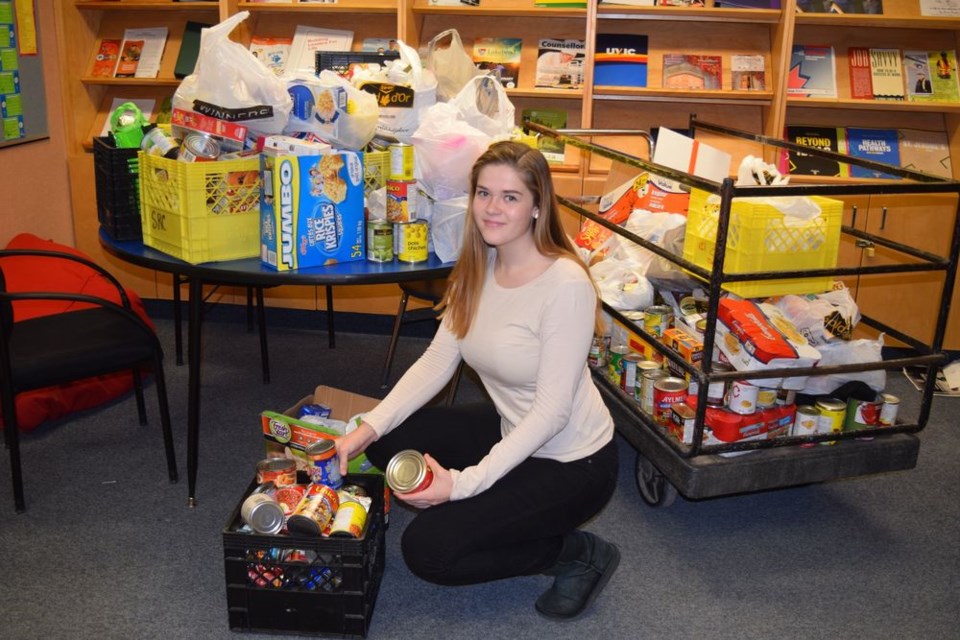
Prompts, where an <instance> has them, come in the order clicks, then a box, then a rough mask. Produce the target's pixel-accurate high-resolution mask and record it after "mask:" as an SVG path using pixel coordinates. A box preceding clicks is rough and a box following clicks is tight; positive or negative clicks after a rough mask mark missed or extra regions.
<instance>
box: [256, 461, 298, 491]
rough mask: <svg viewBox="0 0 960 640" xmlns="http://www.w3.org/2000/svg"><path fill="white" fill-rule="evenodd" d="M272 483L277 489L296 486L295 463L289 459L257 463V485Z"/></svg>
mask: <svg viewBox="0 0 960 640" xmlns="http://www.w3.org/2000/svg"><path fill="white" fill-rule="evenodd" d="M264 482H273V483H274V484H275V485H277V488H280V487H286V486H288V485H291V484H297V463H296V461H294V460H291V459H289V458H267V459H266V460H261V461H260V462H258V463H257V484H263V483H264Z"/></svg>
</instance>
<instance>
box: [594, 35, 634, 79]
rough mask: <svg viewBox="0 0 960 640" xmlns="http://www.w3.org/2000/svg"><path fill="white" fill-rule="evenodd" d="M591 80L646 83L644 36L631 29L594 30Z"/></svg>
mask: <svg viewBox="0 0 960 640" xmlns="http://www.w3.org/2000/svg"><path fill="white" fill-rule="evenodd" d="M593 84H594V85H595V86H614V87H646V86H647V36H645V35H637V34H633V33H598V34H597V51H596V56H595V60H594V69H593Z"/></svg>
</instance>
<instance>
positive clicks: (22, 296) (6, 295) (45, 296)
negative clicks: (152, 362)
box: [0, 291, 159, 347]
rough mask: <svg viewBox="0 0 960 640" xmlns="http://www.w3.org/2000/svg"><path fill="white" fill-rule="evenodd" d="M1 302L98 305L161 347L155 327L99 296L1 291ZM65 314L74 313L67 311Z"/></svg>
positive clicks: (53, 292)
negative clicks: (128, 321) (148, 336)
mask: <svg viewBox="0 0 960 640" xmlns="http://www.w3.org/2000/svg"><path fill="white" fill-rule="evenodd" d="M0 300H8V301H9V302H10V303H16V302H18V301H23V300H34V301H36V300H61V301H66V302H84V303H87V304H92V305H96V306H98V307H103V308H105V309H110V310H112V311H115V312H117V313H119V314H120V315H122V316H124V317H125V318H127V319H128V320H131V321H132V322H134V323H135V324H136V325H137V326H138V327H140V328H141V329H142V330H143V331H145V332H146V333H147V334H148V335H150V336H152V337H153V339H154V340H155V341H156V342H157V346H158V347H159V339H158V338H157V334H156V332H155V331H154V330H153V327H151V326H150V325H149V324H147V323H146V322H145V321H144V319H143V318H141V317H140V316H139V315H138V314H137V313H135V312H134V311H133V310H132V309H129V308H127V307H123V306H121V305H119V304H117V303H116V302H114V301H112V300H107V299H106V298H99V297H97V296H91V295H87V294H85V293H61V292H58V291H17V292H11V291H0ZM64 313H73V312H72V311H67V312H64Z"/></svg>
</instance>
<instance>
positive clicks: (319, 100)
mask: <svg viewBox="0 0 960 640" xmlns="http://www.w3.org/2000/svg"><path fill="white" fill-rule="evenodd" d="M284 78H285V79H286V80H287V81H288V84H287V91H288V92H289V93H290V97H291V98H292V99H293V109H292V110H291V112H290V121H289V122H288V123H287V126H286V128H284V133H300V132H307V133H315V134H317V135H318V136H320V137H321V138H323V139H324V140H326V141H327V142H329V143H331V144H332V145H334V146H335V147H338V148H340V149H347V150H350V151H358V150H360V149H362V148H363V147H364V146H365V145H366V144H367V143H368V142H370V140H371V139H373V136H374V134H375V133H376V131H377V121H378V119H379V117H380V108H379V107H378V106H377V99H376V98H375V97H374V96H372V95H370V94H369V93H367V92H365V91H361V90H360V89H357V88H356V87H354V86H353V85H352V84H350V82H348V81H347V80H345V79H344V78H342V77H340V76H339V75H337V74H336V73H334V72H333V71H329V70H326V69H325V70H323V71H321V72H320V76H319V77H318V76H315V75H312V74H299V73H297V74H290V75H287V76H285V77H284Z"/></svg>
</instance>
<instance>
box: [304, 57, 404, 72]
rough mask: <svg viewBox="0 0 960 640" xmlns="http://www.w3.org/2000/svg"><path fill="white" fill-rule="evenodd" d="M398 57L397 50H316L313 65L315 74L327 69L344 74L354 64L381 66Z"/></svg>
mask: <svg viewBox="0 0 960 640" xmlns="http://www.w3.org/2000/svg"><path fill="white" fill-rule="evenodd" d="M399 58H400V52H399V51H384V52H383V53H377V52H376V51H317V52H316V53H315V54H314V65H315V69H316V72H317V75H320V72H321V71H324V70H326V69H329V70H330V71H333V72H334V73H336V74H338V75H341V76H342V75H344V74H346V73H347V71H349V69H350V65H354V64H379V65H380V66H383V65H385V64H387V63H388V62H390V61H391V60H398V59H399Z"/></svg>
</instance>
